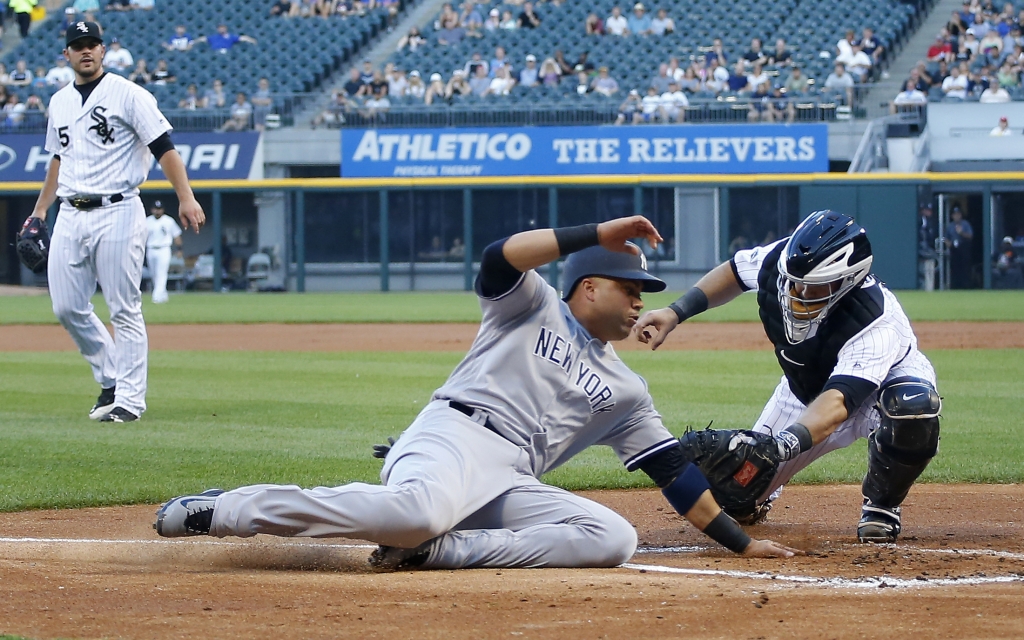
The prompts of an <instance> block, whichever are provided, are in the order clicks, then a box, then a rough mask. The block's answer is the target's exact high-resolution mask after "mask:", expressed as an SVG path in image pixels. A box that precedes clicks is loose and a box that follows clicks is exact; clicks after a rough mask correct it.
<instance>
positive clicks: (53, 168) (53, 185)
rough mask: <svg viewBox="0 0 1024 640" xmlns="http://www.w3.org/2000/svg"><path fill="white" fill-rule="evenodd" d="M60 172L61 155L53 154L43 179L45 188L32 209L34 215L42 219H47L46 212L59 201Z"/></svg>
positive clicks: (41, 190) (40, 191) (40, 192)
mask: <svg viewBox="0 0 1024 640" xmlns="http://www.w3.org/2000/svg"><path fill="white" fill-rule="evenodd" d="M58 172H60V157H59V156H53V158H52V159H51V160H50V164H49V166H47V168H46V179H45V180H44V181H43V188H42V189H40V190H39V198H38V199H36V206H35V207H34V208H33V209H32V215H33V216H35V217H36V218H39V219H40V220H46V212H47V211H48V210H49V209H50V206H51V205H53V203H54V202H56V201H57V174H58Z"/></svg>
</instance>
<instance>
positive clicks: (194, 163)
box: [0, 131, 263, 182]
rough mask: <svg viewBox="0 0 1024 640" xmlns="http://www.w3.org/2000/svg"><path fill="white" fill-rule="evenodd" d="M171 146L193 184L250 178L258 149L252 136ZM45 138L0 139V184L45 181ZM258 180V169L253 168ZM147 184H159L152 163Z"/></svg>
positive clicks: (188, 136)
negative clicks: (208, 180)
mask: <svg viewBox="0 0 1024 640" xmlns="http://www.w3.org/2000/svg"><path fill="white" fill-rule="evenodd" d="M172 138H173V140H174V146H175V148H177V150H178V153H180V154H181V157H182V159H183V160H184V161H185V166H186V167H188V176H189V178H191V179H193V180H205V179H225V178H241V179H246V178H249V177H250V171H251V170H252V169H253V160H254V159H255V158H256V150H257V147H258V145H259V140H260V134H259V133H256V132H249V131H246V132H227V133H216V134H211V133H175V134H172ZM44 142H45V136H44V135H43V134H42V133H37V134H27V133H26V134H11V135H3V136H0V182H41V181H42V180H43V179H44V178H45V177H46V167H47V165H48V164H49V163H50V154H49V153H47V152H46V149H44V148H43V144H44ZM257 169H258V173H259V174H260V175H259V176H257V177H262V169H263V168H262V167H257ZM149 178H150V180H163V179H164V172H163V171H162V170H161V169H160V165H158V164H156V163H154V164H153V167H152V169H151V170H150V172H149Z"/></svg>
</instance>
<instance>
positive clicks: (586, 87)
mask: <svg viewBox="0 0 1024 640" xmlns="http://www.w3.org/2000/svg"><path fill="white" fill-rule="evenodd" d="M593 90H594V89H593V87H592V86H591V81H590V75H589V74H588V73H587V72H586V71H584V70H583V68H582V67H579V71H576V93H577V94H578V95H581V96H582V95H586V94H588V93H590V92H591V91H593Z"/></svg>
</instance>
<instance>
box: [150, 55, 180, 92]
mask: <svg viewBox="0 0 1024 640" xmlns="http://www.w3.org/2000/svg"><path fill="white" fill-rule="evenodd" d="M177 80H178V78H177V77H175V75H174V73H173V72H172V71H171V69H170V67H168V66H167V61H166V60H164V59H163V58H161V59H160V60H157V62H156V69H153V84H155V85H157V86H160V87H165V86H167V84H168V83H171V82H177Z"/></svg>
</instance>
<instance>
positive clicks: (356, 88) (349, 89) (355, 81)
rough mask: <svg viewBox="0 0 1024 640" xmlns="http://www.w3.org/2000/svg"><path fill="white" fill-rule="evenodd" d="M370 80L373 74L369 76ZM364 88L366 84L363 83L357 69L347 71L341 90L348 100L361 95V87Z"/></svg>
mask: <svg viewBox="0 0 1024 640" xmlns="http://www.w3.org/2000/svg"><path fill="white" fill-rule="evenodd" d="M370 78H371V79H372V78H373V74H371V75H370ZM365 86H366V83H365V82H363V76H362V74H361V73H360V72H359V69H357V68H356V67H352V68H351V69H349V70H348V80H347V81H346V82H345V84H344V85H342V88H343V89H344V90H345V94H346V95H348V97H350V98H355V97H356V96H359V95H362V94H363V91H364V90H363V87H365Z"/></svg>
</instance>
